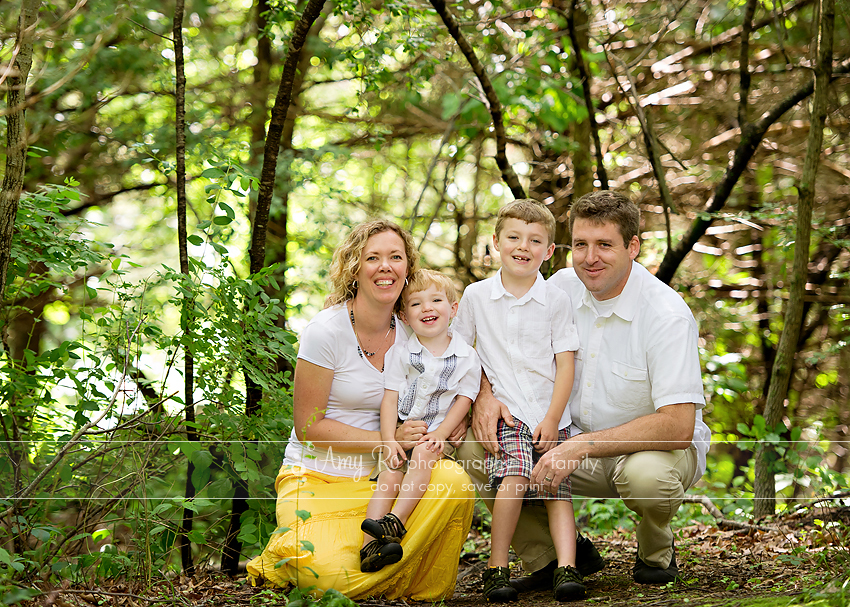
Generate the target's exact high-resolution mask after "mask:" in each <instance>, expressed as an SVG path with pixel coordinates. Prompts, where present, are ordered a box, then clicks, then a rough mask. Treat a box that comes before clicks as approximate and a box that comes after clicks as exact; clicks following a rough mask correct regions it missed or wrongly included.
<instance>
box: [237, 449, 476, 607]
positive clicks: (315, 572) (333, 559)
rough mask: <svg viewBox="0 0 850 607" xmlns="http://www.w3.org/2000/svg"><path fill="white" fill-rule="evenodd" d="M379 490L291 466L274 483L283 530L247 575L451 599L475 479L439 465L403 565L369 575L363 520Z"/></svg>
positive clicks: (411, 522) (451, 465) (367, 593)
mask: <svg viewBox="0 0 850 607" xmlns="http://www.w3.org/2000/svg"><path fill="white" fill-rule="evenodd" d="M374 486H375V485H374V483H372V482H371V481H369V480H368V479H362V480H353V479H351V478H346V477H339V476H329V475H327V474H322V473H320V472H313V471H310V470H306V471H305V470H303V469H301V468H298V467H293V466H288V465H284V466H283V467H282V468H281V469H280V472H279V473H278V476H277V480H276V481H275V489H276V491H277V525H278V529H277V531H276V532H275V533H273V534H272V537H271V539H269V543H268V545H267V546H266V548H265V550H263V553H262V554H261V555H260V556H258V557H256V558H255V559H253V560H252V561H251V562H249V563H248V575H249V576H250V577H251V578H253V580H254V581H255V582H256V583H265V584H271V585H274V586H286V585H287V584H293V585H295V586H297V587H299V588H301V589H309V588H311V587H315V589H316V590H318V591H321V592H324V591H325V590H329V589H330V588H335V589H336V590H339V591H340V592H341V593H343V594H344V595H346V596H348V597H349V598H351V599H354V600H357V599H364V598H367V597H381V596H382V597H385V598H387V599H398V598H408V599H413V600H417V601H439V600H440V599H443V598H449V597H451V596H452V593H453V592H454V588H455V580H456V578H457V567H458V559H459V557H460V551H461V549H462V548H463V543H464V541H465V540H466V536H467V533H468V531H469V526H470V523H471V521H472V508H473V498H474V496H475V489H474V486H473V485H472V483H471V482H470V480H469V476H467V474H466V472H464V471H463V469H462V468H461V467H460V466H459V465H458V464H457V463H455V462H453V461H451V460H446V459H443V460H440V461H439V462H438V463H437V464H436V465H435V466H434V469H433V471H432V473H431V483H430V485H429V487H428V491H426V493H425V495H424V496H423V497H422V499H421V501H420V502H419V504H418V505H417V506H416V509H415V510H414V511H413V514H411V515H410V518H409V519H408V521H407V525H406V527H407V535H406V536H405V537H404V539H403V540H402V542H401V546H402V548H403V549H404V557H403V558H402V560H401V561H400V562H399V563H396V564H395V565H389V566H387V567H384V568H383V569H381V570H380V571H377V572H375V573H362V572H361V571H360V547H361V545H362V543H363V532H362V531H361V530H360V523H362V522H363V519H364V518H365V517H366V505H367V504H368V502H369V499H370V498H371V497H372V493H373V490H374ZM306 513H309V515H310V516H309V518H306ZM299 515H300V516H299ZM303 518H306V520H302V519H303Z"/></svg>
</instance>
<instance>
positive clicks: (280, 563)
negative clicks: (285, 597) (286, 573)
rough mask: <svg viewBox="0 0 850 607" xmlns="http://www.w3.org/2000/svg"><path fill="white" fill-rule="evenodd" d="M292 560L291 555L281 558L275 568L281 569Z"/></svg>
mask: <svg viewBox="0 0 850 607" xmlns="http://www.w3.org/2000/svg"><path fill="white" fill-rule="evenodd" d="M291 560H292V557H291V556H288V557H286V558H283V559H280V560H279V561H278V562H277V563H275V564H274V568H275V569H279V568H280V567H283V566H284V565H286V564H287V563H288V562H289V561H291ZM290 605H291V603H290Z"/></svg>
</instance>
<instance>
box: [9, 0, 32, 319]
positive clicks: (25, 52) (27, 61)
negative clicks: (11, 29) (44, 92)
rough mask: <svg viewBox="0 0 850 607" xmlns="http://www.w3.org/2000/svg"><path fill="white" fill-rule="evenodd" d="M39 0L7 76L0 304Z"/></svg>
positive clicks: (23, 154) (26, 18)
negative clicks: (33, 30)
mask: <svg viewBox="0 0 850 607" xmlns="http://www.w3.org/2000/svg"><path fill="white" fill-rule="evenodd" d="M40 4H41V2H39V1H38V0H24V2H23V5H22V6H21V16H20V17H19V19H18V31H17V35H16V36H15V47H14V50H13V53H14V55H15V59H14V65H13V66H12V70H11V72H10V73H9V75H8V77H7V78H6V87H7V89H8V92H7V93H6V106H7V107H8V113H7V114H6V172H5V174H4V175H3V186H2V190H0V305H1V304H2V301H3V298H4V297H5V294H6V271H7V270H8V268H9V257H10V254H11V251H12V233H13V232H14V229H15V217H16V216H17V214H18V201H19V200H20V198H21V189H22V188H23V185H24V171H25V168H26V158H27V134H26V111H25V110H24V102H25V100H26V88H27V77H28V76H29V73H30V68H31V67H32V34H33V32H32V29H33V28H34V27H35V20H36V17H37V15H38V7H39V5H40Z"/></svg>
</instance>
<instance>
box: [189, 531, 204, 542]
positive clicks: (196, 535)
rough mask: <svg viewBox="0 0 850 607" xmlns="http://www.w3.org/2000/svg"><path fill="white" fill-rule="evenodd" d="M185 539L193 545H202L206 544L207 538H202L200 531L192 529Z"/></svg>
mask: <svg viewBox="0 0 850 607" xmlns="http://www.w3.org/2000/svg"><path fill="white" fill-rule="evenodd" d="M187 537H188V538H189V541H190V542H192V543H193V544H201V545H203V544H206V543H207V538H206V537H204V532H203V531H200V530H199V529H192V530H191V531H190V532H189V534H188V535H187Z"/></svg>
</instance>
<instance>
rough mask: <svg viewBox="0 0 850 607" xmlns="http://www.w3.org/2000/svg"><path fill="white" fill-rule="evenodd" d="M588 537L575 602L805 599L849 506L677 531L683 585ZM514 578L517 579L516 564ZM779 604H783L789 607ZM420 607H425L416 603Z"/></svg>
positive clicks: (529, 602)
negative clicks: (591, 556)
mask: <svg viewBox="0 0 850 607" xmlns="http://www.w3.org/2000/svg"><path fill="white" fill-rule="evenodd" d="M588 537H591V539H592V540H593V542H594V544H595V545H596V547H597V549H598V550H599V552H600V553H601V554H602V556H603V557H604V558H605V559H606V561H607V563H606V566H605V568H604V569H603V570H602V571H601V572H599V573H596V574H594V575H592V576H589V577H588V578H586V579H585V585H586V586H587V591H588V595H587V598H586V599H585V600H584V601H581V602H576V603H573V604H588V605H606V606H610V607H617V606H625V605H629V606H645V607H666V606H668V605H669V606H672V605H689V606H694V607H696V606H699V607H708V606H718V605H741V604H747V603H750V602H752V600H754V599H758V598H760V597H765V598H768V597H769V598H771V599H777V598H781V597H789V599H788V602H790V601H791V598H792V597H802V596H804V593H805V592H810V591H813V590H815V591H824V590H825V591H831V592H836V591H838V590H839V585H840V584H841V583H842V582H843V581H844V580H846V579H847V577H848V572H850V507H847V506H838V507H835V506H833V507H829V508H818V509H809V510H805V511H801V512H800V513H798V514H793V515H788V516H785V517H783V518H781V519H777V520H775V521H770V522H767V523H763V524H758V525H750V524H744V523H740V522H737V523H736V522H730V521H720V522H719V523H718V524H717V525H706V524H693V525H690V526H687V527H683V528H681V529H678V530H676V552H677V562H678V564H679V571H680V574H681V576H682V581H680V582H677V583H675V584H672V585H669V586H665V587H655V586H643V585H638V584H635V583H634V582H633V581H632V576H631V571H632V565H633V564H634V559H635V552H636V548H637V547H636V544H635V541H634V536H633V533H632V532H631V531H628V532H626V531H622V530H620V531H614V532H611V533H607V534H605V535H604V536H597V537H594V536H588ZM488 549H489V544H488V539H487V537H486V535H484V534H481V533H479V532H477V531H475V530H473V531H472V532H471V533H470V536H469V541H468V542H467V544H466V549H465V552H464V554H463V555H462V558H461V561H460V563H459V567H458V582H457V587H456V590H455V595H454V597H452V598H451V599H447V600H445V601H444V602H443V603H442V605H444V606H445V607H472V606H477V605H482V604H484V602H485V601H484V599H483V597H482V596H481V589H482V581H481V574H482V572H483V570H484V567H485V561H484V560H482V558H483V556H484V555H486V553H487V551H488ZM512 567H515V570H514V575H521V571H520V570H519V565H518V563H513V564H512ZM44 590H46V594H45V595H43V596H41V597H40V598H38V599H35V600H34V601H32V602H30V604H31V605H44V606H49V605H59V606H60V607H77V606H78V607H94V606H106V605H115V606H121V607H123V606H128V607H141V606H144V605H155V604H164V603H169V604H172V605H183V606H187V607H188V606H192V607H225V606H226V607H231V606H234V605H239V606H246V607H255V606H256V607H277V606H281V607H282V606H284V605H287V603H288V601H287V595H288V593H289V591H288V590H268V589H266V590H263V589H259V588H252V587H251V586H250V584H248V583H247V582H246V580H245V577H244V576H241V577H238V578H236V579H231V578H229V577H227V576H224V575H222V574H220V573H215V572H205V573H201V574H199V575H197V576H195V577H193V578H186V577H184V576H177V577H175V578H172V579H170V580H169V583H168V584H161V583H160V584H158V585H157V586H156V587H154V588H148V589H146V590H142V589H141V588H140V584H139V582H133V581H131V580H116V581H115V582H113V583H107V584H103V585H100V586H97V587H92V588H79V587H76V588H70V587H65V588H63V589H59V588H54V589H52V590H49V589H46V588H45V589H44ZM788 602H785V603H783V604H786V605H787V604H788ZM411 604H413V603H411V602H405V601H385V600H380V599H379V600H367V601H361V602H360V605H361V607H387V606H399V607H400V606H404V605H411ZM420 604H421V603H420ZM552 604H555V603H554V600H553V598H552V594H551V591H539V592H532V593H527V594H522V595H520V600H519V602H517V603H514V605H516V606H517V607H538V606H540V605H552Z"/></svg>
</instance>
